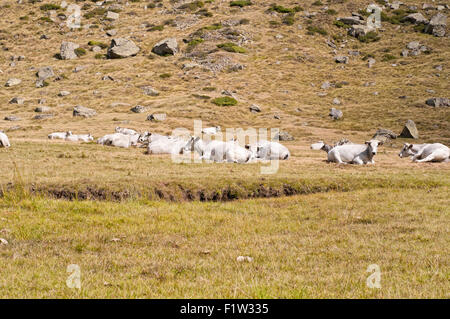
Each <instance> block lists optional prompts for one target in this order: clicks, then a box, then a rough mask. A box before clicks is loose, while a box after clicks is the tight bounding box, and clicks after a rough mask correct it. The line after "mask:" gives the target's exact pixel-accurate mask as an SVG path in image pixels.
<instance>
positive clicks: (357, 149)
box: [328, 140, 382, 165]
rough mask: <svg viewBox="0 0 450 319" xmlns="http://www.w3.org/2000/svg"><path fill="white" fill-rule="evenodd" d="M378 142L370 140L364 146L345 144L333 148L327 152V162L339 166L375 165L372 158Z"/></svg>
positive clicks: (375, 152) (379, 143)
mask: <svg viewBox="0 0 450 319" xmlns="http://www.w3.org/2000/svg"><path fill="white" fill-rule="evenodd" d="M379 145H382V143H381V142H380V141H378V140H370V141H367V142H366V143H365V144H345V145H339V146H335V147H333V148H332V149H331V150H330V151H329V152H328V161H329V162H334V163H339V164H349V163H351V164H359V165H363V164H375V161H374V160H373V157H374V156H375V155H376V154H377V149H378V146H379Z"/></svg>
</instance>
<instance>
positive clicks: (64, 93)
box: [58, 91, 70, 97]
mask: <svg viewBox="0 0 450 319" xmlns="http://www.w3.org/2000/svg"><path fill="white" fill-rule="evenodd" d="M69 94H70V92H69V91H61V92H59V93H58V96H61V97H63V96H67V95H69Z"/></svg>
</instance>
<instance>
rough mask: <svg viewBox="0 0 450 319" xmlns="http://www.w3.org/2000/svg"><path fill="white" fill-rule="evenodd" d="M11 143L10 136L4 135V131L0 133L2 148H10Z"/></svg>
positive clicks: (0, 145)
mask: <svg viewBox="0 0 450 319" xmlns="http://www.w3.org/2000/svg"><path fill="white" fill-rule="evenodd" d="M10 146H11V143H9V139H8V136H6V134H5V133H3V132H2V131H0V147H4V148H7V147H10Z"/></svg>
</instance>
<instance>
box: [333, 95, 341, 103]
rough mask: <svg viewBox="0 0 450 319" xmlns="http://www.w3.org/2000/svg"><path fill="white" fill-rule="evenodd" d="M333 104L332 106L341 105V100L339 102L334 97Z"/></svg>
mask: <svg viewBox="0 0 450 319" xmlns="http://www.w3.org/2000/svg"><path fill="white" fill-rule="evenodd" d="M333 104H334V105H341V100H339V99H338V98H337V97H335V98H334V99H333Z"/></svg>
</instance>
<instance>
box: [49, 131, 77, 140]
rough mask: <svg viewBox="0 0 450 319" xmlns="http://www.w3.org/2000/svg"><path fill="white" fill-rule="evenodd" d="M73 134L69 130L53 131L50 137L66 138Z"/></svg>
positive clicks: (51, 138)
mask: <svg viewBox="0 0 450 319" xmlns="http://www.w3.org/2000/svg"><path fill="white" fill-rule="evenodd" d="M70 135H72V132H71V131H67V132H55V133H51V134H49V135H48V138H49V139H50V140H54V139H61V140H65V139H66V138H67V137H68V136H70Z"/></svg>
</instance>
